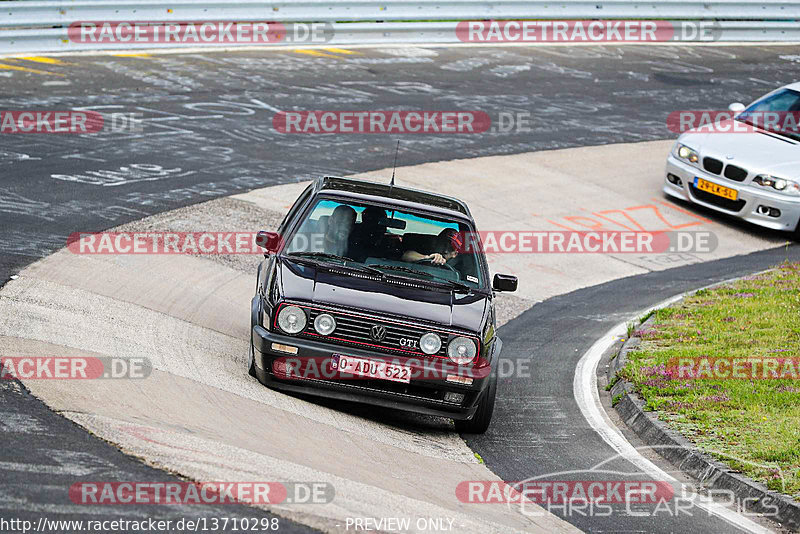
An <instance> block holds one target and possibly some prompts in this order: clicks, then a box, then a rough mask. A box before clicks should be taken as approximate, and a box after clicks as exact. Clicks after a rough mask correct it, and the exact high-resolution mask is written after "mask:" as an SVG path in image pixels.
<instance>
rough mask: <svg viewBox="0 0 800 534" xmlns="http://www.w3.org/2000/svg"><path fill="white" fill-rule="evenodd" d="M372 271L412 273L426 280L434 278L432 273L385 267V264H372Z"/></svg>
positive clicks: (409, 268)
mask: <svg viewBox="0 0 800 534" xmlns="http://www.w3.org/2000/svg"><path fill="white" fill-rule="evenodd" d="M370 267H371V268H372V269H386V270H388V271H399V272H401V273H411V274H416V275H420V276H423V277H425V278H434V276H433V275H432V274H431V273H426V272H425V271H419V270H417V269H412V268H411V267H403V266H401V265H383V264H380V263H379V264H372V265H370Z"/></svg>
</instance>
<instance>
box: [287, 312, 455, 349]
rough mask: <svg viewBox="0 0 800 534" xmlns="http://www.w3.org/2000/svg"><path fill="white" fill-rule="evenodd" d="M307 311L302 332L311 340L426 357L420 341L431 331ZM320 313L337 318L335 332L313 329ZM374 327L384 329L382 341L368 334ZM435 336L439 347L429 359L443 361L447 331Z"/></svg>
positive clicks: (344, 314)
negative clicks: (412, 343)
mask: <svg viewBox="0 0 800 534" xmlns="http://www.w3.org/2000/svg"><path fill="white" fill-rule="evenodd" d="M306 311H308V326H306V329H305V330H304V331H303V332H302V333H301V335H302V336H304V337H310V338H313V339H317V340H320V341H324V340H328V341H330V342H331V343H336V344H342V345H352V346H360V347H363V348H369V349H378V350H380V351H381V352H388V353H394V354H403V355H406V356H427V355H426V354H425V353H423V352H422V351H421V350H420V349H419V346H418V345H419V338H420V337H422V335H423V334H427V333H428V332H431V331H432V330H431V329H428V328H425V327H421V326H413V325H407V324H399V323H395V322H389V321H386V320H381V319H377V318H372V317H367V316H363V315H355V314H350V313H344V312H338V311H331V310H321V309H316V308H312V309H307V310H306ZM321 313H328V314H330V315H333V317H334V319H336V330H334V332H333V333H332V334H331V335H330V336H320V335H319V334H317V332H316V331H315V330H314V319H316V317H317V316H318V315H319V314H321ZM373 326H382V327H384V328H385V329H386V336H385V337H384V338H383V340H382V341H377V340H375V339H374V338H373V337H372V335H371V333H370V332H371V330H372V327H373ZM434 333H435V334H437V335H438V336H439V338H440V339H441V340H442V348H441V349H439V352H438V353H436V354H435V355H432V356H441V357H443V358H446V357H447V341H448V338H449V335H448V333H446V332H434ZM401 339H405V340H413V341H417V346H416V347H414V346H408V344H406V345H405V346H404V345H402V344H401V343H400V340H401Z"/></svg>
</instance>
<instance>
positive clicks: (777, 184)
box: [772, 178, 789, 191]
mask: <svg viewBox="0 0 800 534" xmlns="http://www.w3.org/2000/svg"><path fill="white" fill-rule="evenodd" d="M787 185H789V184H788V182H786V180H781V179H780V178H776V179H775V181H774V182H772V187H774V188H775V189H777V190H778V191H783V190H784V189H786V186H787Z"/></svg>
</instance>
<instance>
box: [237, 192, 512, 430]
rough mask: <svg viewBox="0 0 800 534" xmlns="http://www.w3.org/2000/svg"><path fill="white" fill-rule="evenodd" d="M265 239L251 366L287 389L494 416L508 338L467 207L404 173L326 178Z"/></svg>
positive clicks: (481, 424)
mask: <svg viewBox="0 0 800 534" xmlns="http://www.w3.org/2000/svg"><path fill="white" fill-rule="evenodd" d="M256 241H257V243H258V244H259V245H260V246H261V247H263V248H264V249H265V250H266V254H265V260H264V261H263V262H261V264H260V265H259V269H258V280H257V283H256V295H255V296H254V297H253V301H252V306H251V342H250V357H249V371H250V374H251V375H253V376H255V377H256V378H258V380H259V381H260V382H261V383H263V384H265V385H267V386H269V387H271V388H274V389H278V390H283V391H288V392H295V393H305V394H313V395H319V396H323V397H332V398H336V399H343V400H349V401H356V402H365V403H370V404H374V405H378V406H384V407H391V408H399V409H403V410H409V411H414V412H420V413H424V414H430V415H437V416H444V417H449V418H452V419H454V420H455V423H456V428H457V429H458V430H459V431H461V432H465V433H482V432H485V431H486V429H487V428H488V427H489V423H490V421H491V417H492V411H493V409H494V401H495V394H496V391H497V366H498V363H499V358H500V350H501V348H502V342H501V341H500V339H499V338H498V337H497V334H496V332H495V311H494V300H495V292H497V291H514V290H516V288H517V279H516V278H515V277H513V276H509V275H500V274H498V275H495V277H494V279H493V282H492V285H491V286H489V285H488V280H489V271H488V266H487V264H486V258H485V256H484V254H483V253H482V251H481V247H480V239H479V238H478V234H477V233H476V230H475V224H474V221H473V220H472V216H471V215H470V212H469V209H468V208H467V206H466V205H465V204H464V203H463V202H461V201H459V200H457V199H454V198H450V197H445V196H441V195H436V194H433V193H428V192H423V191H416V190H413V189H407V188H403V187H398V186H394V185H387V184H378V183H372V182H365V181H361V180H351V179H345V178H334V177H325V178H320V179H319V180H316V181H315V182H313V183H312V184H311V185H310V186H309V187H308V188H307V189H306V190H305V191H303V193H302V194H301V195H300V197H299V198H298V199H297V201H296V202H295V204H294V205H293V206H292V208H291V209H290V210H289V212H288V214H287V215H286V218H285V219H284V220H283V222H282V223H281V225H280V227H279V228H278V231H277V232H266V231H261V232H259V233H258V236H257V238H256Z"/></svg>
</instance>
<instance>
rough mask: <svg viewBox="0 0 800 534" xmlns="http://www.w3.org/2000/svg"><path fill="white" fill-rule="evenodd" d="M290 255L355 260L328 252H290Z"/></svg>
mask: <svg viewBox="0 0 800 534" xmlns="http://www.w3.org/2000/svg"><path fill="white" fill-rule="evenodd" d="M287 256H289V257H294V256H306V257H309V258H325V259H329V260H339V261H355V260H353V259H352V258H348V257H345V256H339V255H338V254H328V253H327V252H289V253H288V254H287Z"/></svg>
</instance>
